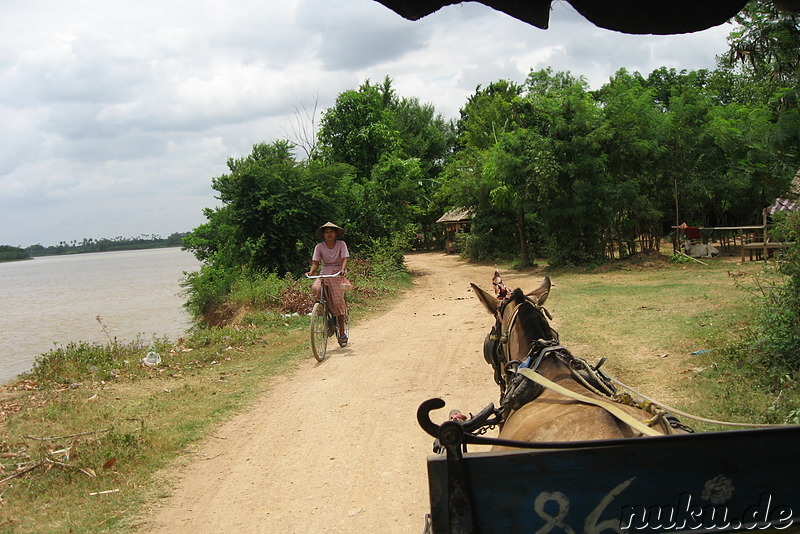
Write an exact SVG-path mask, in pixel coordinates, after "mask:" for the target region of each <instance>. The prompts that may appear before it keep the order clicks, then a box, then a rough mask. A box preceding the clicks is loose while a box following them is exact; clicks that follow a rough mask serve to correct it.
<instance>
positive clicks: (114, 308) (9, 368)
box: [0, 248, 200, 383]
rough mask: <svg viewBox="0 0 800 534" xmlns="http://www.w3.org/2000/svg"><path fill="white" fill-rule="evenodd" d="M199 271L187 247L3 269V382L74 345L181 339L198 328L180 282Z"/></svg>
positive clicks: (11, 265)
mask: <svg viewBox="0 0 800 534" xmlns="http://www.w3.org/2000/svg"><path fill="white" fill-rule="evenodd" d="M199 267H200V263H199V262H198V261H197V259H196V258H195V257H194V256H193V255H192V254H191V253H189V252H186V251H182V250H181V249H179V248H159V249H149V250H130V251H120V252H102V253H91V254H73V255H67V256H46V257H40V258H34V259H33V260H30V261H19V262H10V263H0V383H5V382H7V381H9V380H11V379H13V378H15V377H16V376H17V375H18V374H19V373H22V372H24V371H27V370H29V369H30V368H31V367H32V365H33V363H34V361H35V359H36V357H37V356H38V355H40V354H42V353H45V352H47V351H49V350H50V349H52V348H54V347H57V346H64V345H66V344H67V343H68V342H70V341H86V342H96V343H107V342H108V341H109V336H110V337H111V338H116V339H117V340H119V341H133V340H135V339H137V337H139V338H141V339H144V340H148V341H149V340H151V339H153V337H154V336H155V337H158V338H161V337H164V336H166V337H168V338H170V339H173V340H175V339H177V338H178V337H180V336H181V335H182V334H183V333H184V332H185V331H186V330H187V329H188V328H189V327H190V326H191V317H190V316H189V314H188V313H187V312H186V310H185V309H184V308H183V303H184V302H185V300H186V299H185V297H183V296H181V295H180V292H181V287H180V281H181V279H182V278H183V277H184V274H183V273H184V272H192V271H196V270H198V269H199ZM98 316H99V317H100V318H101V319H102V321H103V324H104V325H105V326H106V328H105V331H104V330H103V327H102V326H101V325H100V323H99V322H98V321H97V319H96V318H97V317H98Z"/></svg>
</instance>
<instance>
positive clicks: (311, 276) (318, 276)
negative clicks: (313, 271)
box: [306, 271, 344, 278]
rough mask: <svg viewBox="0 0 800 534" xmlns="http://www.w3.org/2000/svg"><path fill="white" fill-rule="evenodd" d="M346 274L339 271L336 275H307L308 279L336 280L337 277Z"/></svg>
mask: <svg viewBox="0 0 800 534" xmlns="http://www.w3.org/2000/svg"><path fill="white" fill-rule="evenodd" d="M343 274H344V273H343V272H342V271H339V272H338V273H336V274H317V275H309V274H308V273H306V278H335V277H337V276H342V275H343Z"/></svg>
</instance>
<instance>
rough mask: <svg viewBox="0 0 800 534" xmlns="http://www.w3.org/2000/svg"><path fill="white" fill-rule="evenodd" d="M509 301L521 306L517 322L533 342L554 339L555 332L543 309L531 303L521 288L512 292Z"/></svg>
mask: <svg viewBox="0 0 800 534" xmlns="http://www.w3.org/2000/svg"><path fill="white" fill-rule="evenodd" d="M509 299H510V300H513V301H514V302H515V303H516V304H517V305H519V306H520V308H519V316H518V317H517V320H518V321H520V325H521V326H522V328H523V331H524V332H525V333H526V334H527V335H528V336H530V340H531V341H535V340H537V339H553V337H554V336H553V330H552V329H551V328H550V323H548V322H547V319H546V318H545V315H544V313H543V312H542V309H541V308H539V307H538V306H535V305H534V304H533V303H532V302H530V300H529V299H528V298H527V297H526V296H525V293H523V292H522V290H521V289H520V288H516V289H515V290H514V291H512V292H511V295H510V296H509Z"/></svg>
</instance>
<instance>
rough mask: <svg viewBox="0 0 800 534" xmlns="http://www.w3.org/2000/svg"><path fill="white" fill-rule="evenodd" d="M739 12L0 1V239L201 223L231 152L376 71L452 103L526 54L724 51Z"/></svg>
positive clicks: (641, 55) (506, 72) (124, 232)
mask: <svg viewBox="0 0 800 534" xmlns="http://www.w3.org/2000/svg"><path fill="white" fill-rule="evenodd" d="M730 30H731V26H729V25H723V26H719V27H716V28H712V29H709V30H706V31H703V32H698V33H695V34H690V35H683V36H633V35H624V34H620V33H616V32H612V31H608V30H603V29H600V28H596V27H594V26H592V25H591V24H589V23H588V22H586V21H585V20H583V19H582V18H581V17H580V16H579V15H577V14H576V13H575V12H574V11H573V10H572V8H571V7H570V6H569V5H568V4H564V3H557V4H556V5H555V7H554V9H553V12H552V15H551V21H550V29H548V30H540V29H538V28H535V27H533V26H529V25H526V24H524V23H522V22H519V21H517V20H516V19H514V18H512V17H510V16H508V15H505V14H503V13H500V12H496V11H493V10H491V9H490V8H487V7H485V6H483V5H481V4H477V3H472V2H467V3H464V4H460V5H456V6H451V7H447V8H444V9H442V10H440V11H439V12H437V13H435V14H433V15H429V16H428V17H426V18H424V19H422V20H420V21H416V22H411V21H407V20H405V19H402V18H401V17H400V16H399V15H396V14H395V13H394V12H392V11H390V10H389V9H387V8H385V7H384V6H382V5H381V4H378V3H377V2H375V1H373V0H336V1H331V0H280V1H279V0H237V1H233V2H224V1H221V0H191V1H189V0H135V1H129V0H115V1H113V2H109V1H107V0H104V1H101V0H71V1H69V2H62V1H59V0H26V1H25V2H4V7H3V15H2V17H0V139H2V144H0V244H9V245H15V246H23V247H25V246H28V245H31V244H35V243H40V244H42V245H45V246H47V245H54V244H58V243H59V242H60V241H68V242H69V241H72V240H81V239H83V238H96V239H97V238H114V237H117V236H123V237H134V236H139V235H142V234H148V235H149V234H157V235H160V236H161V237H166V236H168V235H169V234H171V233H173V232H186V231H190V230H191V229H192V228H194V227H196V226H198V225H199V224H202V223H203V222H205V219H204V217H203V215H202V210H203V208H205V207H213V206H215V205H217V202H216V200H215V199H214V191H213V190H212V189H211V179H212V178H213V177H215V176H219V175H220V174H223V173H224V172H226V170H227V168H226V165H225V163H226V161H227V159H228V158H229V157H240V156H244V155H247V154H249V153H250V149H251V148H252V146H253V144H255V143H259V142H262V141H266V142H271V141H273V140H276V139H281V138H287V137H291V132H292V123H293V121H294V120H295V119H296V118H297V116H298V115H297V110H300V109H303V107H304V106H305V107H307V108H309V107H311V106H312V105H313V103H314V102H317V106H318V108H319V109H320V110H322V109H324V108H326V107H329V106H331V105H332V104H333V102H334V100H335V98H336V96H337V95H338V94H339V93H341V92H342V91H345V90H348V89H355V88H357V87H358V85H359V84H360V83H361V82H363V81H364V80H365V79H367V78H369V79H371V80H373V81H380V80H382V79H383V78H384V76H386V75H389V76H390V77H391V78H392V79H393V80H394V87H395V88H396V90H397V91H398V93H399V94H400V95H401V96H404V97H411V96H416V97H418V98H419V99H420V100H421V101H422V102H430V103H432V104H433V105H434V106H435V107H436V109H437V110H438V111H439V112H440V113H441V114H442V115H444V116H445V117H446V118H456V117H457V116H458V110H459V108H460V107H461V106H462V105H463V103H464V102H465V99H466V97H467V96H468V95H469V94H471V93H472V92H473V91H474V90H475V87H476V86H477V85H478V84H483V85H486V84H487V83H490V82H492V81H495V80H498V79H500V78H507V79H511V80H514V81H518V82H521V81H523V80H524V78H525V76H526V75H527V73H528V72H529V71H530V69H532V68H533V69H537V70H538V69H541V68H545V67H548V66H550V67H552V68H553V69H554V70H556V71H560V70H568V71H570V72H572V73H573V74H575V75H582V76H584V77H585V78H586V79H587V81H588V82H589V83H590V85H591V86H592V87H593V88H596V87H599V86H600V85H602V84H603V83H604V82H606V81H607V80H608V78H609V76H611V75H612V74H613V73H614V72H615V71H617V70H618V69H619V68H621V67H625V68H627V69H628V70H630V71H639V72H642V73H643V74H648V73H650V72H651V71H652V70H654V69H656V68H658V67H661V66H667V67H675V68H677V69H683V68H686V69H699V68H713V67H714V57H715V55H717V54H720V53H722V52H724V51H725V49H726V37H727V35H728V33H729V32H730ZM323 218H324V216H323Z"/></svg>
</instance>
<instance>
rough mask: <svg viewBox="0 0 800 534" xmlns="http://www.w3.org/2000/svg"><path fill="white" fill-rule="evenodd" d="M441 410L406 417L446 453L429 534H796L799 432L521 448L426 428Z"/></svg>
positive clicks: (448, 425)
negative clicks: (487, 448) (478, 448)
mask: <svg viewBox="0 0 800 534" xmlns="http://www.w3.org/2000/svg"><path fill="white" fill-rule="evenodd" d="M443 406H444V401H442V400H441V399H430V400H428V401H425V402H424V403H423V404H422V405H421V406H420V408H419V410H418V413H417V417H418V420H419V422H420V425H421V426H422V427H423V429H424V430H425V431H427V432H428V433H429V434H431V435H432V436H434V437H436V438H437V442H438V443H439V444H441V448H442V449H444V450H445V451H446V453H445V454H437V455H432V456H430V457H429V458H428V478H429V490H430V508H431V511H430V515H429V516H428V518H427V519H428V522H427V525H426V530H427V531H428V532H431V533H432V534H492V533H496V534H515V533H525V534H534V533H535V534H547V533H567V534H580V533H585V534H600V533H612V532H734V531H740V532H741V531H755V532H800V457H798V454H800V426H786V427H776V428H766V429H757V430H738V431H729V432H707V433H695V434H681V435H671V436H660V437H646V438H629V439H620V440H603V441H589V442H572V443H536V444H532V443H520V442H510V441H507V440H500V439H497V438H489V437H485V436H481V435H476V434H475V433H473V432H472V431H471V430H472V429H473V428H475V427H476V425H475V424H473V423H471V421H474V420H475V419H476V418H478V417H479V416H476V418H473V420H471V421H467V422H466V423H460V422H455V421H448V422H445V423H443V424H442V425H436V424H434V423H433V422H431V420H430V417H429V412H430V411H432V410H435V409H439V408H442V407H443ZM487 413H488V412H487ZM480 417H483V418H484V419H485V416H484V415H480ZM468 444H488V445H501V446H506V447H512V448H513V449H509V450H503V451H501V452H475V453H470V452H465V450H466V446H467V445H468Z"/></svg>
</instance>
